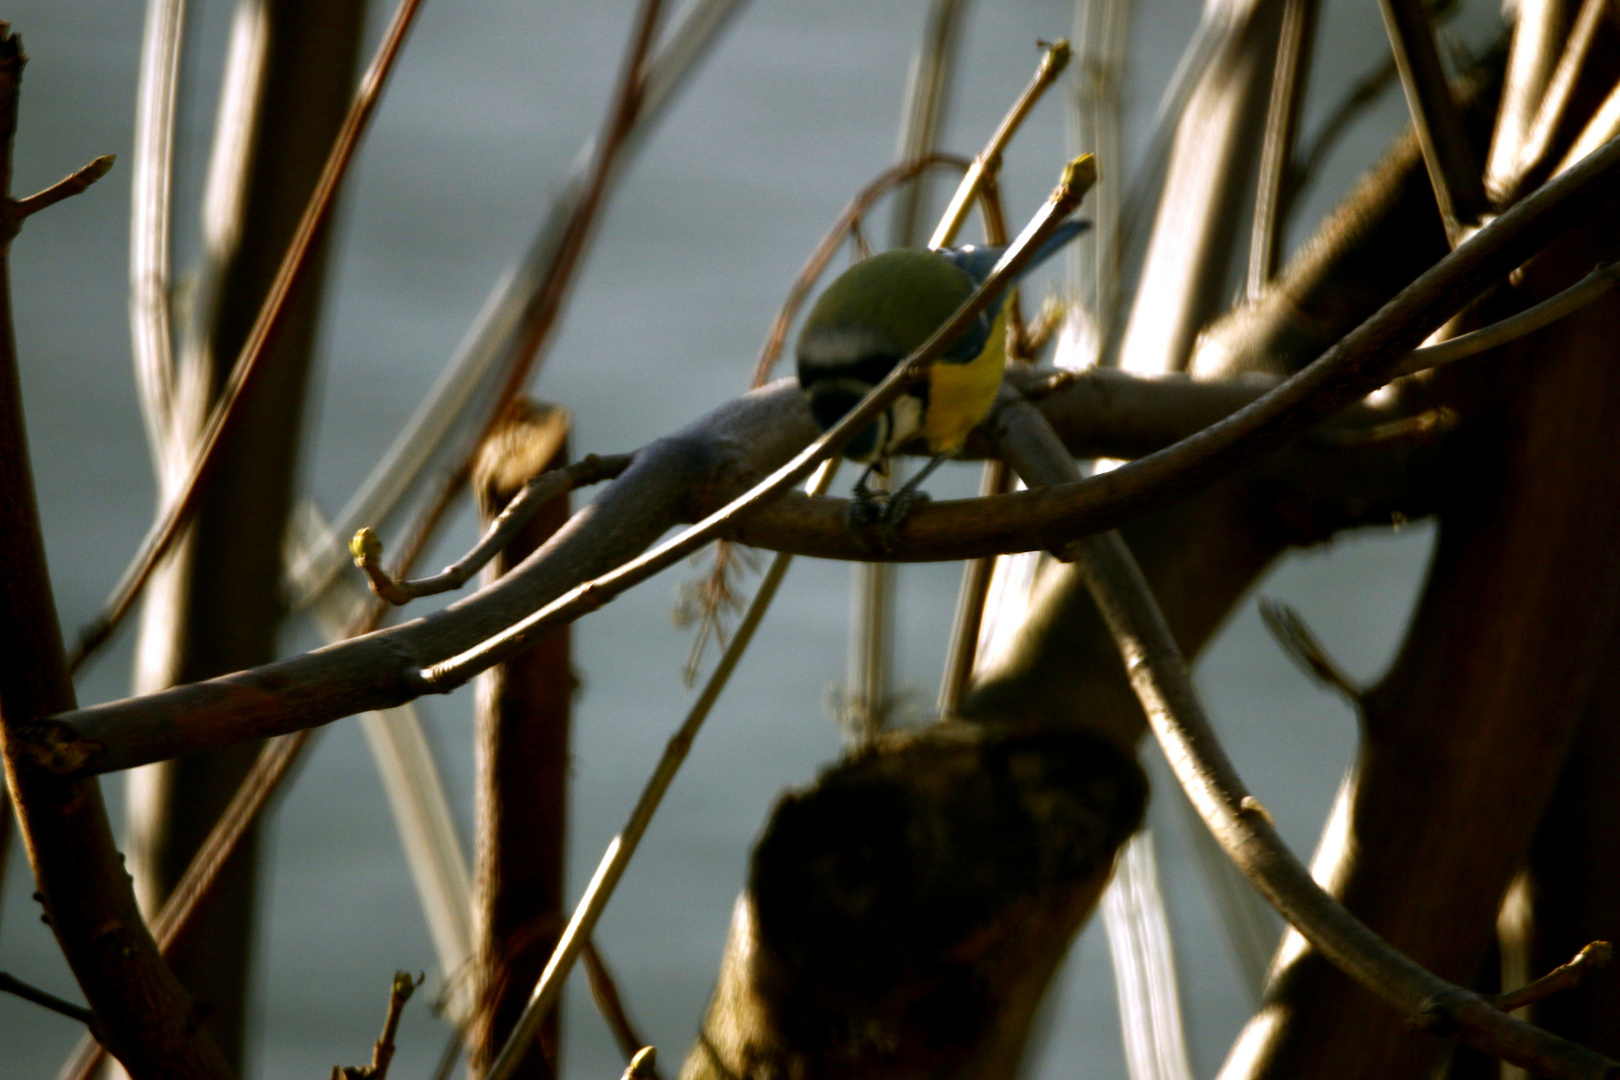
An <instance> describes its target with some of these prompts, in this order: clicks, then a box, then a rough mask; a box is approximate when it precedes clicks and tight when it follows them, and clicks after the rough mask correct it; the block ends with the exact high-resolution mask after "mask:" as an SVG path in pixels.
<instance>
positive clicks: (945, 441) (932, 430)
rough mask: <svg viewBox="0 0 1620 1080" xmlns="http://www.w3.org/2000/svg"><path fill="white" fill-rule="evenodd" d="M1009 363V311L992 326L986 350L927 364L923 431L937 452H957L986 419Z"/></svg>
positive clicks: (1003, 313)
mask: <svg viewBox="0 0 1620 1080" xmlns="http://www.w3.org/2000/svg"><path fill="white" fill-rule="evenodd" d="M1006 364H1007V311H1006V309H1005V308H1003V309H1002V311H1001V312H1000V314H998V315H997V316H996V321H995V323H994V325H992V326H991V327H990V340H989V341H987V342H985V344H984V351H982V352H980V353H979V355H978V356H975V357H974V358H973V359H972V360H969V361H968V362H967V363H965V364H952V363H948V362H944V361H937V360H936V361H935V362H934V363H933V364H932V365H930V366H929V368H928V409H927V411H926V412H924V413H923V422H922V435H923V438H924V439H926V440H928V449H929V450H930V451H931V452H933V453H935V454H955V453H957V452H958V451H960V450H961V449H962V446H963V444H964V443H966V442H967V437H968V432H970V431H972V430H973V429H974V428H975V427H976V426H978V423H979V421H980V420H983V419H984V416H985V414H986V413H988V412H989V411H990V406H991V405H992V404H994V403H995V400H996V391H998V390H1000V389H1001V376H1002V370H1003V369H1004V368H1005V367H1006Z"/></svg>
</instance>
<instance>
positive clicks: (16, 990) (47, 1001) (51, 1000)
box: [0, 968, 1563, 1032]
mask: <svg viewBox="0 0 1620 1080" xmlns="http://www.w3.org/2000/svg"><path fill="white" fill-rule="evenodd" d="M1559 970H1560V971H1562V970H1563V969H1562V968H1560V969H1559ZM1549 977H1550V976H1549ZM0 993H4V994H13V995H15V996H17V997H20V998H22V999H23V1000H24V1001H31V1002H33V1003H34V1004H35V1005H38V1006H39V1007H40V1008H42V1009H49V1010H51V1012H53V1013H60V1014H61V1015H63V1016H65V1017H67V1018H68V1019H69V1020H77V1021H78V1022H79V1023H81V1024H83V1025H84V1026H85V1027H87V1028H89V1029H90V1030H91V1031H92V1032H93V1031H94V1030H95V1027H96V1014H95V1013H93V1012H91V1011H90V1010H89V1009H87V1008H85V1007H84V1006H83V1005H75V1004H73V1002H71V1001H64V1000H63V999H62V998H59V997H57V996H56V995H55V994H52V993H48V992H46V991H44V990H41V989H40V988H39V987H37V986H30V985H29V984H28V983H25V982H23V981H22V980H21V979H19V978H17V977H16V976H15V975H8V974H6V973H5V972H4V971H0Z"/></svg>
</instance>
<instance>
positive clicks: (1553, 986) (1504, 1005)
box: [1486, 941, 1614, 1013]
mask: <svg viewBox="0 0 1620 1080" xmlns="http://www.w3.org/2000/svg"><path fill="white" fill-rule="evenodd" d="M1613 957H1614V946H1612V945H1610V944H1609V943H1608V942H1607V941H1594V942H1592V943H1591V944H1590V945H1588V946H1586V947H1585V948H1583V949H1582V950H1581V951H1580V952H1578V953H1576V954H1575V959H1573V960H1571V961H1570V962H1569V963H1567V964H1564V965H1562V966H1561V967H1556V968H1554V969H1553V970H1551V971H1549V972H1548V973H1547V974H1545V975H1543V976H1542V977H1541V978H1539V979H1537V980H1536V981H1535V982H1532V983H1527V984H1526V985H1524V986H1521V987H1519V988H1518V989H1517V990H1509V991H1508V992H1507V993H1505V994H1496V995H1493V996H1491V997H1488V998H1486V1000H1487V1001H1489V1002H1490V1003H1491V1004H1492V1005H1494V1006H1496V1007H1497V1008H1498V1009H1500V1010H1501V1011H1502V1012H1505V1013H1510V1012H1513V1011H1515V1010H1517V1009H1522V1008H1524V1007H1525V1006H1526V1005H1534V1004H1535V1003H1536V1002H1538V1001H1541V1000H1543V999H1544V998H1549V997H1552V996H1553V995H1554V994H1556V993H1558V992H1560V991H1562V990H1570V989H1573V988H1574V987H1577V986H1579V985H1580V984H1581V983H1582V982H1583V981H1585V979H1586V977H1587V976H1588V975H1590V974H1591V973H1592V972H1594V971H1600V970H1602V969H1603V968H1606V967H1608V966H1609V961H1610V960H1611V959H1613Z"/></svg>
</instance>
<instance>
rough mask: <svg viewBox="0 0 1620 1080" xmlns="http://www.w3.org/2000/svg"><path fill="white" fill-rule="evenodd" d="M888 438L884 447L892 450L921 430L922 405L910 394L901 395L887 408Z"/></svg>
mask: <svg viewBox="0 0 1620 1080" xmlns="http://www.w3.org/2000/svg"><path fill="white" fill-rule="evenodd" d="M889 418H890V423H889V438H888V440H887V443H886V445H885V447H884V449H885V450H892V449H894V448H895V447H897V446H899V445H900V444H901V443H903V442H905V441H906V440H907V439H909V438H911V437H912V436H913V435H915V434H917V432H919V431H921V430H922V421H923V403H922V402H921V401H919V400H918V399H917V398H914V397H912V396H911V395H910V394H901V395H900V398H899V400H897V401H896V402H895V403H894V404H893V405H891V406H889Z"/></svg>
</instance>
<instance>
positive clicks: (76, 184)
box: [12, 154, 118, 218]
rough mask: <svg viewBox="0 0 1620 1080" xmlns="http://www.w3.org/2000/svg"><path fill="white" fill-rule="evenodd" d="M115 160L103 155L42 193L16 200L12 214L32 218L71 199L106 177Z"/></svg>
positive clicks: (111, 155) (114, 157) (115, 158)
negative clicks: (49, 207)
mask: <svg viewBox="0 0 1620 1080" xmlns="http://www.w3.org/2000/svg"><path fill="white" fill-rule="evenodd" d="M117 160H118V158H117V155H115V154H103V155H101V156H100V157H98V158H96V159H95V160H94V161H92V162H90V164H88V165H86V166H85V167H84V168H82V169H79V170H77V171H76V172H72V173H69V174H68V175H67V176H64V177H63V178H62V179H60V180H58V181H57V182H56V183H54V184H52V185H51V186H50V187H48V188H46V189H45V190H44V191H39V192H35V193H34V194H32V195H30V196H28V198H26V199H18V200H17V205H16V206H15V207H14V208H13V210H12V212H13V213H14V214H16V216H17V217H19V218H26V217H32V216H33V215H34V214H37V213H39V212H40V211H41V210H43V209H45V208H46V207H47V206H55V205H56V204H57V203H59V202H61V201H62V200H63V199H71V198H72V197H73V196H75V195H77V194H79V193H80V192H82V191H84V190H86V189H87V188H89V187H90V185H91V184H93V183H95V182H96V181H97V180H100V179H101V178H102V177H103V176H106V175H107V173H108V172H110V171H111V170H112V167H113V162H114V161H117Z"/></svg>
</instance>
